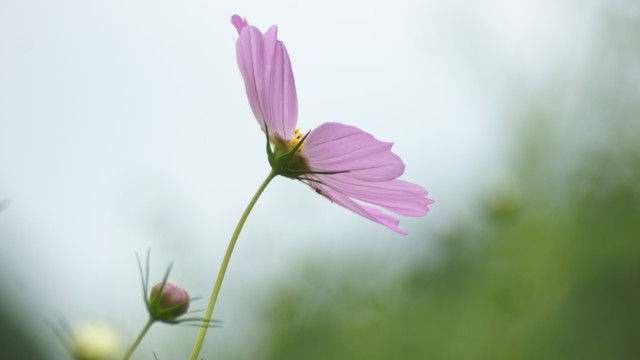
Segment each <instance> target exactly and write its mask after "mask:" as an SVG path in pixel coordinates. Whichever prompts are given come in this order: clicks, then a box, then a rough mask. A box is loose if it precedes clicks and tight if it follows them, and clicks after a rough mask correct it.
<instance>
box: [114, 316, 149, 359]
mask: <svg viewBox="0 0 640 360" xmlns="http://www.w3.org/2000/svg"><path fill="white" fill-rule="evenodd" d="M153 322H154V319H153V318H152V317H149V321H147V324H146V325H145V326H144V328H143V329H142V331H141V332H140V335H138V338H137V339H136V341H135V342H134V343H133V345H131V347H130V348H129V351H127V353H126V354H124V357H123V358H122V360H128V359H129V358H130V357H131V354H133V351H134V350H135V349H136V348H137V347H138V345H139V344H140V342H141V341H142V338H143V337H144V335H145V334H146V333H147V331H149V328H150V327H151V325H153Z"/></svg>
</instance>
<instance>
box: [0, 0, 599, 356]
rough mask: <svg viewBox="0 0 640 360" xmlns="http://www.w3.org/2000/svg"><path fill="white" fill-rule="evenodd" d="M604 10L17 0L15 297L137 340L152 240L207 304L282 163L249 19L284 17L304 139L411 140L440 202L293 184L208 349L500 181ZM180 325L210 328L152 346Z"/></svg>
mask: <svg viewBox="0 0 640 360" xmlns="http://www.w3.org/2000/svg"><path fill="white" fill-rule="evenodd" d="M598 4H599V2H594V1H584V2H583V1H552V0H546V1H535V0H519V1H507V0H478V1H462V0H456V1H435V0H434V1H393V2H391V1H385V2H383V1H367V2H359V1H322V2H313V3H312V2H302V1H235V2H233V3H232V2H225V3H222V2H216V1H180V2H177V1H176V2H170V1H80V0H78V1H70V0H61V1H55V2H51V1H36V0H31V1H30V0H26V1H1V2H0V200H1V199H9V201H10V205H9V206H8V207H7V208H6V209H5V210H4V211H3V212H2V213H0V281H2V282H3V283H4V284H5V285H4V287H5V288H4V289H3V290H2V292H1V293H2V296H3V297H10V298H11V299H12V301H13V302H14V303H15V304H21V306H19V307H17V309H18V310H17V312H18V313H19V314H27V313H28V314H29V317H27V318H26V319H30V320H28V321H32V322H33V325H32V326H33V327H35V328H39V330H40V332H41V333H42V334H44V335H42V336H44V337H47V336H48V335H47V332H48V328H47V327H46V326H45V325H46V324H45V322H44V320H43V319H46V321H55V319H56V318H58V317H63V318H65V319H67V320H68V321H69V322H71V323H76V322H79V321H82V320H83V319H87V318H93V319H100V320H105V321H108V322H109V323H111V324H112V325H114V326H116V327H118V328H119V329H121V330H122V331H123V334H124V335H125V336H127V337H128V340H131V339H132V338H133V336H134V334H136V333H137V331H139V329H140V327H141V326H142V325H143V323H144V321H145V318H146V313H145V312H144V307H143V304H142V302H141V300H140V294H139V292H140V288H139V277H138V272H137V264H136V261H135V254H136V252H137V253H140V254H144V253H145V252H146V250H147V249H149V248H150V249H151V251H152V264H151V270H152V276H151V278H152V281H155V280H160V279H161V277H162V274H163V271H164V269H165V267H166V265H167V264H168V263H169V262H170V261H174V262H175V267H174V271H173V274H172V279H173V280H174V281H175V282H177V283H178V284H180V285H183V286H184V287H185V288H187V290H188V291H189V292H190V294H192V295H194V296H195V295H200V296H202V297H204V298H205V299H203V300H200V301H199V302H198V303H196V304H195V305H194V306H193V307H194V308H204V306H205V305H206V299H208V296H209V292H210V290H211V287H212V286H213V282H214V280H215V275H216V274H217V270H218V267H219V264H220V261H221V259H222V256H223V253H224V250H225V249H226V246H227V241H228V239H229V237H230V235H231V233H232V231H233V228H234V227H235V225H236V222H237V220H238V218H239V217H240V215H241V212H242V211H243V209H244V207H245V206H246V204H247V202H248V201H249V199H250V198H251V196H252V195H253V193H254V192H255V190H256V189H257V187H258V186H259V184H260V183H261V182H262V180H263V178H264V177H265V176H266V175H267V174H268V171H269V169H268V163H267V160H266V155H265V151H264V141H265V139H264V136H263V134H262V132H260V130H259V126H258V125H257V122H256V120H255V119H254V118H253V116H252V114H251V110H250V108H249V105H248V101H247V99H246V96H245V91H244V88H243V86H244V85H243V81H242V78H241V76H240V73H239V71H238V68H237V65H236V60H235V59H236V57H235V41H236V38H237V33H236V31H235V29H234V28H233V26H232V25H231V23H230V18H231V15H233V14H239V15H241V16H245V17H246V18H247V19H248V21H249V22H250V23H251V24H253V25H256V26H258V27H259V28H260V29H261V30H263V31H265V30H266V29H267V28H268V27H269V26H271V25H272V24H277V25H278V26H279V38H280V39H281V40H282V41H283V42H284V43H285V44H286V46H287V49H288V51H289V55H290V57H291V61H292V64H293V70H294V75H295V77H296V85H297V90H298V98H299V99H298V100H299V126H300V128H301V130H303V131H307V130H309V129H313V128H314V127H316V126H318V125H319V124H321V123H323V122H325V121H337V122H344V123H347V124H350V125H355V126H357V127H360V128H361V129H363V130H365V131H368V132H370V133H372V134H373V135H374V136H376V137H377V138H378V139H380V140H384V141H394V142H395V144H396V145H395V146H394V150H395V152H396V153H397V154H399V155H400V156H401V157H402V158H403V160H404V162H405V164H406V165H407V170H406V172H405V175H404V176H403V178H404V179H406V180H409V181H412V182H416V183H418V184H420V185H422V186H423V187H425V188H426V189H428V190H429V191H430V193H431V194H430V197H431V198H433V199H435V200H436V204H434V205H433V206H432V207H431V212H430V213H429V214H428V215H427V216H426V217H424V218H418V219H413V218H401V223H400V224H401V227H403V228H404V229H406V230H407V231H408V232H409V235H408V236H401V235H398V234H395V233H393V232H392V231H390V230H388V229H386V228H385V227H383V226H381V225H378V224H375V223H372V222H370V221H368V220H365V219H364V218H361V217H359V216H358V215H356V214H353V213H351V212H349V211H348V210H346V209H343V208H341V207H339V206H336V205H332V204H331V203H329V202H328V201H327V200H326V199H324V198H323V197H321V196H317V194H315V193H314V192H313V191H310V190H309V189H308V188H306V187H305V186H303V185H302V184H300V183H297V182H294V181H290V180H288V179H284V178H277V179H276V180H275V181H274V182H272V184H271V185H270V186H269V188H268V189H267V191H266V192H265V194H264V195H263V197H262V198H261V199H260V200H259V202H258V204H257V206H256V207H255V208H254V211H253V213H252V214H251V216H250V218H249V221H248V222H247V224H246V226H245V229H244V230H243V233H242V234H241V236H240V239H239V242H238V246H237V247H236V250H235V253H234V256H233V258H232V260H231V265H230V268H229V272H228V275H227V278H226V280H225V284H224V285H223V289H222V292H221V295H220V299H219V303H218V306H217V307H216V311H215V313H214V315H215V317H216V318H221V319H224V321H225V328H223V329H214V330H213V331H211V332H210V334H209V336H210V337H211V338H210V341H208V342H207V345H206V348H208V347H211V348H215V347H218V348H219V347H233V344H236V343H241V342H242V341H243V340H246V339H248V338H250V336H249V335H250V334H252V331H253V330H254V329H255V328H256V327H257V325H255V324H252V323H251V321H252V320H251V317H250V316H248V315H247V314H248V313H250V311H249V310H246V309H247V308H246V307H247V306H250V305H251V304H252V302H255V301H259V299H260V296H261V295H263V293H265V292H267V291H268V286H269V285H268V284H269V280H270V279H275V278H278V277H282V276H284V271H286V270H287V269H290V268H292V267H293V266H295V265H298V264H300V263H301V262H302V261H304V260H305V259H307V258H309V257H313V256H320V257H324V258H326V259H327V263H328V265H329V264H331V262H333V261H350V259H354V258H356V259H372V260H371V261H375V262H376V263H380V264H383V265H382V266H385V267H389V271H391V272H393V270H394V269H402V268H403V265H402V264H403V263H404V262H406V261H407V260H406V259H407V257H410V254H412V253H415V252H416V251H415V249H422V248H424V247H425V246H428V245H429V241H430V240H429V236H425V234H429V233H434V232H437V231H438V230H440V229H443V228H444V227H445V226H447V225H448V224H451V222H452V221H460V220H461V219H464V218H465V217H466V216H468V215H469V214H470V213H471V212H472V210H473V208H474V206H476V205H477V204H475V203H474V201H477V199H478V195H479V194H482V193H483V191H485V190H486V188H487V187H488V186H489V185H490V184H491V182H492V181H493V180H494V178H495V177H496V176H497V175H496V174H501V173H503V172H504V167H505V162H506V161H507V160H508V158H509V154H508V150H509V147H510V146H511V144H510V143H509V139H510V134H511V131H512V128H511V127H510V120H509V115H510V112H511V111H512V110H513V108H512V106H513V105H512V101H513V97H514V96H517V95H518V94H526V93H527V92H528V91H530V90H531V89H536V86H538V85H540V84H541V83H543V82H544V81H546V80H548V78H549V76H551V74H553V73H554V72H555V71H557V70H558V68H559V67H561V66H562V64H563V62H565V61H567V59H575V58H576V57H579V56H580V54H582V53H584V52H585V49H586V48H588V46H589V44H590V41H589V39H590V38H591V37H592V36H593V35H594V34H593V33H592V22H593V19H594V17H595V14H597V13H598V11H599V5H598ZM574 71H579V70H578V69H574ZM412 260H413V261H415V259H412ZM160 327H161V326H158V328H160ZM165 328H168V327H165ZM165 330H166V331H171V332H170V334H176V333H178V334H179V335H178V336H184V339H186V340H184V341H185V342H186V344H185V346H186V347H187V348H189V349H190V348H191V346H192V344H193V340H194V339H195V335H194V334H195V332H196V329H190V328H186V329H184V328H183V329H177V330H176V329H169V330H167V329H163V330H160V329H153V330H152V332H151V334H150V335H149V339H146V340H145V342H144V343H143V345H142V347H141V350H140V352H139V353H138V354H137V355H138V358H147V357H145V356H146V355H148V354H149V353H150V351H151V350H153V349H157V348H159V347H161V346H164V345H160V344H161V342H163V341H165V342H173V341H178V340H167V339H166V338H165V337H164V336H166V334H169V332H166V331H165ZM154 331H155V332H154ZM247 334H249V335H247ZM160 335H162V336H163V337H161V336H160ZM234 341H235V343H234ZM163 349H164V348H163ZM145 351H146V353H145ZM180 351H183V350H180ZM181 354H182V352H177V353H176V356H182V355H181ZM168 356H169V357H168V358H172V357H171V355H168Z"/></svg>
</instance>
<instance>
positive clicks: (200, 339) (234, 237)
mask: <svg viewBox="0 0 640 360" xmlns="http://www.w3.org/2000/svg"><path fill="white" fill-rule="evenodd" d="M276 175H277V173H276V172H275V171H273V170H271V172H270V173H269V176H267V178H266V179H265V180H264V182H262V185H260V188H259V189H258V191H256V194H255V195H253V198H252V199H251V201H250V202H249V205H247V208H246V209H245V210H244V213H243V214H242V216H241V217H240V221H238V225H236V230H235V231H234V232H233V235H231V240H229V246H228V247H227V252H226V253H225V255H224V259H223V260H222V265H220V271H218V278H217V279H216V284H215V285H214V287H213V291H212V292H211V298H210V299H209V305H207V310H206V311H205V313H204V319H203V320H202V327H201V328H200V333H198V338H197V339H196V343H195V345H194V346H193V351H192V352H191V357H190V358H189V359H190V360H196V358H197V357H198V354H199V353H200V349H201V348H202V343H203V342H204V336H205V335H206V334H207V329H208V328H209V322H210V321H211V314H212V313H213V306H214V305H215V304H216V299H217V298H218V293H219V292H220V287H221V286H222V280H223V279H224V274H225V272H226V271H227V265H229V259H230V258H231V253H232V252H233V247H234V246H235V245H236V240H237V239H238V235H240V230H242V226H244V222H245V221H246V220H247V217H248V216H249V213H250V212H251V209H253V206H254V205H255V204H256V201H258V198H259V197H260V195H261V194H262V192H263V191H264V189H265V188H266V187H267V185H268V184H269V182H270V181H271V180H272V179H273V178H274V177H276Z"/></svg>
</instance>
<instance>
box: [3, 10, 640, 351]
mask: <svg viewBox="0 0 640 360" xmlns="http://www.w3.org/2000/svg"><path fill="white" fill-rule="evenodd" d="M600 6H601V11H600V12H599V16H598V18H597V19H596V20H595V21H594V23H593V27H595V29H594V31H593V34H597V36H596V35H594V37H593V39H592V43H593V46H592V47H590V48H589V50H588V51H587V54H586V56H584V57H581V58H579V59H569V60H567V61H564V62H559V64H558V66H557V67H556V70H555V71H554V72H553V74H552V75H551V76H549V77H546V78H544V79H539V82H538V83H537V85H536V86H533V87H532V86H518V83H517V81H514V82H513V83H510V84H509V86H507V89H506V90H504V89H503V90H504V91H505V92H507V93H508V94H509V95H508V98H509V100H510V104H511V107H510V108H509V109H507V111H506V112H507V115H506V117H507V118H508V119H506V121H505V124H506V125H505V127H506V128H507V130H506V131H505V133H506V134H508V136H506V138H505V142H506V144H507V145H506V150H505V154H502V155H504V157H505V162H506V164H505V166H504V168H505V169H506V170H505V171H504V172H503V173H500V174H495V177H494V178H495V181H494V183H493V184H492V186H491V187H490V189H489V190H487V191H486V192H485V193H482V194H479V195H478V194H476V197H475V198H472V199H469V204H470V207H471V208H472V210H471V211H470V214H468V213H465V214H464V215H461V216H460V217H459V218H453V219H452V220H451V221H450V222H449V223H447V224H446V225H445V226H442V227H441V228H439V229H438V230H437V231H434V230H432V229H431V221H430V220H432V219H433V218H434V217H437V216H438V206H439V204H440V203H443V202H445V203H446V201H447V199H446V198H444V199H443V198H437V197H436V201H437V202H436V204H435V205H434V206H433V207H432V211H431V213H430V214H429V215H428V216H427V218H426V219H423V220H424V221H422V222H420V224H421V225H420V226H423V227H424V229H423V230H422V231H414V232H413V233H412V236H416V237H418V238H420V239H421V240H424V243H425V244H427V243H428V244H429V246H424V247H420V248H419V249H415V248H407V247H406V244H404V243H403V241H404V239H403V238H390V239H389V241H390V242H397V243H398V246H399V247H401V246H404V247H405V249H404V250H405V251H406V253H407V256H406V258H407V259H408V260H406V261H407V262H408V263H409V265H408V266H402V267H399V268H397V269H395V270H394V271H389V268H390V266H389V264H388V263H389V262H391V261H396V260H397V258H396V257H393V258H390V259H387V258H385V257H384V256H381V257H372V256H370V254H365V255H364V256H362V257H357V256H354V257H353V258H351V259H340V260H341V262H339V263H336V262H335V259H331V260H332V261H327V260H326V259H324V258H322V255H319V256H313V255H311V254H307V255H305V257H304V258H302V259H298V260H296V261H295V263H294V265H290V264H287V266H289V267H288V268H287V269H286V272H287V273H288V274H291V275H289V276H288V277H283V278H282V279H280V280H275V281H274V282H273V283H269V284H266V285H265V288H268V289H269V291H268V294H267V296H266V298H264V299H263V298H259V299H258V300H257V301H256V302H255V303H253V304H252V306H253V307H254V308H253V309H248V310H250V311H248V312H250V313H251V316H256V317H255V318H253V319H252V321H253V323H252V324H256V327H257V330H256V329H251V332H252V335H251V336H247V339H246V340H247V341H246V343H242V344H241V345H238V344H229V347H228V348H224V349H220V344H216V345H215V346H212V347H215V349H214V350H209V351H211V353H209V354H207V353H204V354H203V355H204V358H205V359H212V358H223V359H237V360H244V359H247V360H248V359H255V360H261V359H274V360H275V359H280V360H287V359H310V360H314V359H636V358H638V357H640V243H639V241H640V141H638V139H639V138H640V120H639V119H640V60H639V59H640V41H638V39H640V21H639V12H638V11H639V10H638V6H637V5H635V3H634V2H632V1H614V2H611V3H610V4H608V5H602V4H601V5H600ZM428 101H429V100H428V99H426V100H425V102H426V103H427V104H428ZM434 126H437V124H434ZM467 151H473V149H467ZM443 156H447V154H443ZM410 166H415V165H414V164H411V165H410ZM425 167H428V165H425ZM437 176H443V175H441V174H440V175H437ZM465 181H468V182H473V181H474V179H473V178H469V179H466V180H465ZM425 185H427V184H425ZM427 188H428V185H427ZM8 209H10V206H9V207H8V208H6V209H4V211H8ZM1 216H3V214H1V213H0V217H1ZM414 224H415V223H414ZM247 231H249V230H247ZM351 233H352V234H353V236H358V234H357V232H355V231H351ZM317 241H319V242H321V241H323V239H321V238H318V239H317ZM247 246H249V245H247ZM273 251H274V252H275V251H279V249H274V250H273ZM176 260H177V261H178V264H180V261H182V262H183V263H184V262H185V259H184V258H179V259H176ZM236 260H237V259H236ZM233 262H234V261H233V260H232V263H233ZM398 269H400V270H398ZM203 277H204V275H203ZM132 278H133V275H132ZM114 281H116V280H114ZM118 281H119V280H118ZM132 281H133V282H134V283H136V286H137V279H134V280H132ZM194 281H195V280H194ZM201 282H203V283H206V284H205V285H207V284H208V283H207V282H206V281H204V280H201ZM85 285H86V284H85ZM230 285H232V283H231V281H229V280H228V283H225V286H230ZM236 286H239V285H236ZM136 296H137V294H136ZM222 296H223V301H227V302H234V300H233V299H229V298H228V297H227V298H226V299H225V298H224V294H223V295H222ZM43 297H45V299H46V294H44V295H43ZM131 298H134V297H133V296H131ZM5 301H7V302H8V305H7V304H4V302H5ZM127 301H128V298H127ZM133 305H135V306H137V310H139V312H141V311H142V304H141V302H140V303H139V304H137V303H136V304H133ZM132 307H133V306H132ZM16 308H17V307H16V306H15V303H11V302H10V299H9V298H8V297H4V296H3V297H2V298H0V319H1V320H0V349H2V350H0V358H7V359H37V358H58V356H57V355H55V354H63V353H64V352H63V351H54V352H51V351H50V349H51V347H52V346H53V347H56V348H57V350H60V349H59V348H60V347H61V346H59V344H56V343H55V340H52V339H51V338H47V336H44V335H43V333H50V332H51V331H50V325H49V324H51V320H52V319H51V318H47V319H41V318H38V317H36V318H33V317H29V315H30V312H31V311H30V310H29V309H28V308H27V309H25V308H23V309H18V310H16ZM119 316H125V317H126V316H128V313H126V314H125V315H122V314H120V315H119ZM52 317H53V318H55V316H52ZM223 320H224V319H223ZM257 324H259V326H258V325H257ZM54 325H55V321H54ZM141 325H142V324H141ZM244 325H246V324H244ZM225 326H226V325H225ZM229 326H230V327H231V326H233V325H229ZM34 329H36V330H37V331H35V330H34ZM179 331H180V330H176V329H169V328H164V329H163V331H162V333H154V334H151V335H150V337H149V338H148V339H145V344H144V345H148V346H149V347H150V348H157V349H158V350H159V351H158V358H160V359H163V358H170V356H169V355H166V354H167V352H166V351H167V349H168V348H170V349H173V348H179V349H181V350H179V353H187V352H188V349H190V346H191V344H192V339H193V338H194V336H193V333H194V332H189V333H188V334H181V335H176V337H174V338H171V337H169V339H170V341H166V340H167V337H168V336H172V335H168V334H170V333H172V332H173V333H177V332H179ZM218 331H225V329H224V328H223V329H221V330H219V329H214V330H212V331H211V332H210V334H209V336H210V337H211V338H213V339H214V340H215V339H217V337H218V334H217V332H218ZM160 334H162V337H160V336H158V337H155V335H160ZM129 337H131V336H130V335H129ZM160 339H164V341H166V344H165V343H163V342H160ZM178 343H179V344H178ZM52 344H53V345H52ZM167 344H169V345H167ZM222 345H224V344H222ZM184 349H187V350H184ZM52 354H54V355H52ZM163 354H165V355H164V356H163ZM169 354H172V353H171V352H169ZM134 358H140V359H147V358H152V357H151V355H149V352H148V351H147V352H145V351H141V352H140V353H137V354H136V356H135V357H134Z"/></svg>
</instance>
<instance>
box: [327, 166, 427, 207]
mask: <svg viewBox="0 0 640 360" xmlns="http://www.w3.org/2000/svg"><path fill="white" fill-rule="evenodd" d="M317 177H318V179H319V180H320V181H321V182H322V183H323V184H324V185H326V186H328V187H331V188H332V189H334V190H336V191H339V192H341V193H343V194H345V195H347V196H349V197H351V198H354V199H357V200H361V201H364V202H367V203H370V204H374V205H378V206H381V207H383V208H385V209H387V210H389V211H392V212H394V213H396V214H398V215H403V216H424V215H426V214H427V212H428V211H429V207H428V206H429V204H433V202H434V201H433V200H431V199H428V198H426V196H427V194H428V192H427V190H425V189H423V188H422V187H421V186H419V185H416V184H413V183H410V182H408V181H404V180H399V179H395V180H391V181H382V182H370V181H362V180H359V179H354V178H351V177H349V176H348V174H334V175H318V176H317Z"/></svg>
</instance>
